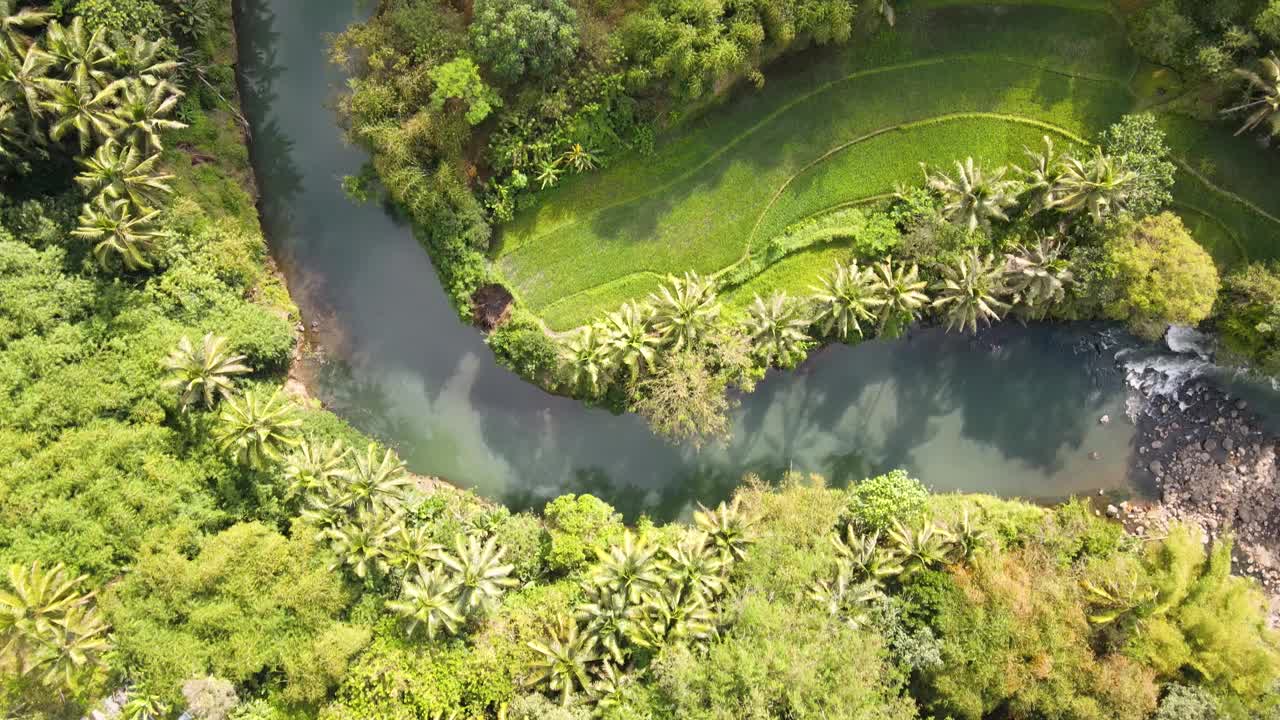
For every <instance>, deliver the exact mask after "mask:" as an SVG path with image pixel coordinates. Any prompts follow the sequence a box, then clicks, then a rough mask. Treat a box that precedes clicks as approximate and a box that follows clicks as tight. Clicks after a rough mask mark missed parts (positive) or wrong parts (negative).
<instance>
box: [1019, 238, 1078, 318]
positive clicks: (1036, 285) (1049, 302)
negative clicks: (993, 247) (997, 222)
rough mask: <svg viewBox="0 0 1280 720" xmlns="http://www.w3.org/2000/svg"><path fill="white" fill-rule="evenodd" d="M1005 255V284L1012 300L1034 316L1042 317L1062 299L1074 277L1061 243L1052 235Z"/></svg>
mask: <svg viewBox="0 0 1280 720" xmlns="http://www.w3.org/2000/svg"><path fill="white" fill-rule="evenodd" d="M1004 258H1005V265H1004V283H1005V287H1006V288H1008V290H1009V292H1010V293H1012V301H1013V303H1014V304H1015V305H1018V306H1021V307H1025V308H1027V309H1029V310H1030V311H1031V312H1032V314H1033V315H1039V316H1043V315H1044V313H1046V312H1048V310H1049V308H1051V307H1053V306H1054V305H1057V304H1058V303H1060V302H1062V301H1063V299H1064V298H1065V297H1066V288H1067V285H1069V284H1070V283H1071V282H1072V281H1073V280H1074V279H1075V275H1074V274H1073V273H1072V272H1071V261H1070V260H1068V259H1067V257H1066V252H1065V251H1064V246H1063V244H1062V243H1060V242H1058V241H1057V240H1055V239H1053V238H1052V237H1041V238H1040V239H1039V240H1037V241H1036V243H1035V244H1034V245H1019V246H1018V247H1016V248H1015V249H1014V251H1013V252H1011V253H1006V254H1005V256H1004Z"/></svg>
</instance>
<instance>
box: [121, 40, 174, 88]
mask: <svg viewBox="0 0 1280 720" xmlns="http://www.w3.org/2000/svg"><path fill="white" fill-rule="evenodd" d="M165 46H166V43H165V41H164V40H148V39H147V38H145V37H143V36H142V35H135V36H134V37H133V40H132V41H131V42H129V41H125V40H123V39H117V41H116V47H115V51H114V53H113V54H112V57H111V61H112V63H113V64H114V65H115V66H116V68H117V69H118V71H119V74H120V76H121V77H130V78H137V79H138V80H141V81H142V83H143V84H144V85H146V86H147V87H148V88H154V87H157V86H163V87H165V88H166V89H167V90H168V91H170V92H174V91H176V90H177V88H176V87H174V86H173V85H172V84H171V81H172V79H173V76H174V73H176V72H177V71H178V68H179V67H181V63H179V62H177V61H176V60H172V59H169V57H168V56H167V55H166V53H165Z"/></svg>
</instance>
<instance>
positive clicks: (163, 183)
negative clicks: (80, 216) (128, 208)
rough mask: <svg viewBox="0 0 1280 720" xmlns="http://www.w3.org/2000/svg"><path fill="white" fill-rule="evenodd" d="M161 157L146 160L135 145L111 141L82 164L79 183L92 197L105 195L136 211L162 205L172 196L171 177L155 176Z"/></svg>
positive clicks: (160, 174)
mask: <svg viewBox="0 0 1280 720" xmlns="http://www.w3.org/2000/svg"><path fill="white" fill-rule="evenodd" d="M159 162H160V154H159V153H156V154H154V155H150V156H144V155H143V154H142V153H141V152H139V151H138V148H136V147H134V146H132V145H121V144H120V143H117V142H115V141H114V140H108V141H107V142H106V143H105V144H104V145H102V147H100V148H98V150H97V151H96V152H95V153H94V154H93V155H91V156H89V157H86V158H82V159H81V160H80V165H81V171H80V174H79V175H77V176H76V182H77V183H79V184H80V187H82V188H84V191H85V193H86V194H87V195H89V196H91V197H92V196H96V195H106V196H107V197H108V198H110V199H112V200H119V199H127V200H129V202H132V203H133V206H134V207H136V208H140V209H141V208H152V207H157V206H159V205H160V204H161V202H162V199H163V196H165V195H168V194H170V193H172V192H173V188H171V187H169V183H168V181H169V180H172V179H173V176H172V175H167V174H162V173H157V172H155V169H156V165H157V164H158V163H159Z"/></svg>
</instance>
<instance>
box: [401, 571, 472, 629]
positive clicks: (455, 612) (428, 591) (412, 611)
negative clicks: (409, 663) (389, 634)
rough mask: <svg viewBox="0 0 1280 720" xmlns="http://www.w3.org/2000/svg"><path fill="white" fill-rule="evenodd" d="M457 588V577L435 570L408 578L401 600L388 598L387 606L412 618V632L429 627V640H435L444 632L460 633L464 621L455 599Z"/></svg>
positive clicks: (410, 620)
mask: <svg viewBox="0 0 1280 720" xmlns="http://www.w3.org/2000/svg"><path fill="white" fill-rule="evenodd" d="M457 590H458V581H457V580H456V579H454V578H451V577H449V576H448V575H446V574H445V573H443V572H440V571H439V570H435V571H432V572H430V573H426V574H424V575H419V576H418V577H417V578H416V579H414V580H405V582H404V585H403V586H402V587H401V590H400V599H399V600H392V601H388V602H387V609H388V610H391V611H392V612H395V613H398V614H400V615H402V616H404V617H405V618H406V619H408V621H409V627H408V632H409V635H413V633H414V631H416V630H417V629H418V628H419V627H422V628H426V631H427V639H429V640H435V639H436V636H437V635H439V634H440V632H441V631H444V632H445V633H447V634H449V635H456V634H457V632H458V627H459V626H460V625H461V624H462V622H463V620H464V618H463V615H462V612H461V611H460V610H459V609H458V601H457V600H456V599H455V597H456V595H457Z"/></svg>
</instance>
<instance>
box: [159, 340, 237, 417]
mask: <svg viewBox="0 0 1280 720" xmlns="http://www.w3.org/2000/svg"><path fill="white" fill-rule="evenodd" d="M245 359H246V358H245V356H244V355H232V354H231V353H230V352H228V351H227V339H226V338H224V337H218V336H217V335H214V334H213V333H208V334H207V335H205V336H204V337H203V338H201V340H200V345H199V346H196V345H195V344H193V343H192V342H191V338H189V337H187V336H186V335H183V336H182V339H181V340H179V341H178V347H177V348H175V349H174V351H173V352H171V353H169V357H167V358H165V360H164V368H165V369H166V370H168V371H169V374H170V375H171V376H172V377H170V378H169V380H168V381H166V382H165V387H167V388H168V389H170V390H176V391H177V392H178V403H179V405H181V406H182V410H183V411H184V412H185V411H186V410H187V409H188V408H190V407H191V406H192V405H194V404H195V403H196V402H197V401H199V402H202V403H203V404H204V406H205V407H206V408H208V409H213V406H214V405H215V404H216V403H217V402H218V399H219V398H223V399H226V398H230V397H231V396H232V395H234V394H235V376H236V375H243V374H245V373H248V372H253V368H250V367H249V366H248V365H246V364H245Z"/></svg>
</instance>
